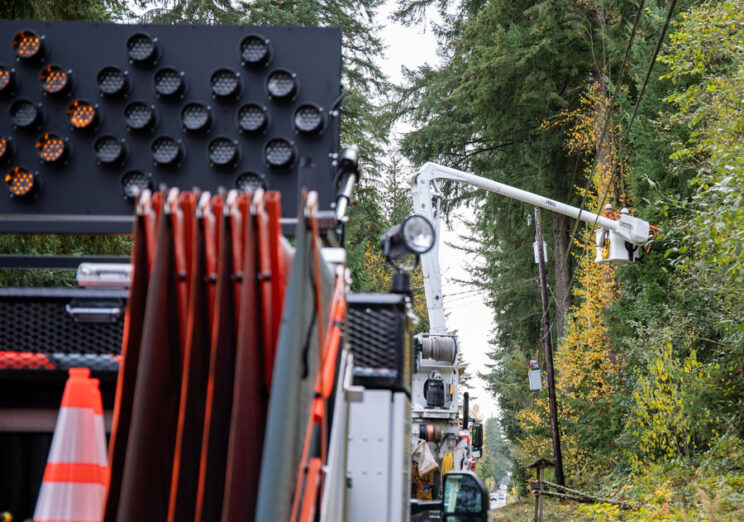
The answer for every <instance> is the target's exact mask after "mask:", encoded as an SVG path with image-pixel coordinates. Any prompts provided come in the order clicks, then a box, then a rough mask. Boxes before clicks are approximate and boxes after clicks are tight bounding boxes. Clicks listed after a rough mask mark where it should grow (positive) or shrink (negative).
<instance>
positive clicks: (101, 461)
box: [93, 415, 108, 466]
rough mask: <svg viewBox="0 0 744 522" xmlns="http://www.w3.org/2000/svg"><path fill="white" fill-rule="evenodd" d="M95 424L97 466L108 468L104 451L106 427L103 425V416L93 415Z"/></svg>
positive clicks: (106, 454)
mask: <svg viewBox="0 0 744 522" xmlns="http://www.w3.org/2000/svg"><path fill="white" fill-rule="evenodd" d="M93 421H94V422H95V424H96V442H97V443H98V465H99V466H108V450H107V449H106V427H105V426H104V424H103V415H93Z"/></svg>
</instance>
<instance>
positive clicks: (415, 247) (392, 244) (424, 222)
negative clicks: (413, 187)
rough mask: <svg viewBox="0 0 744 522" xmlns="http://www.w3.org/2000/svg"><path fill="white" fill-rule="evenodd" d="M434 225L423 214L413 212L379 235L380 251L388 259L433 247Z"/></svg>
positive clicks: (423, 252) (426, 250)
mask: <svg viewBox="0 0 744 522" xmlns="http://www.w3.org/2000/svg"><path fill="white" fill-rule="evenodd" d="M434 239H435V236H434V226H433V225H432V224H431V223H430V222H429V220H428V219H426V218H425V217H424V216H421V215H418V214H414V215H413V216H408V217H407V218H406V219H404V220H403V222H402V223H400V224H398V225H395V226H393V227H390V228H389V229H388V230H387V231H386V232H385V233H384V234H383V235H382V236H381V237H380V245H381V246H382V253H383V254H384V255H385V258H386V259H387V260H388V261H392V260H395V259H400V258H403V257H405V256H408V255H416V256H418V255H421V254H425V253H427V252H428V251H429V250H431V249H432V248H433V247H434Z"/></svg>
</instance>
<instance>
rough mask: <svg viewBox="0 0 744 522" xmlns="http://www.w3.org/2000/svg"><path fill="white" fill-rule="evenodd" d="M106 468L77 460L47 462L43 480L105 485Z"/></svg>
mask: <svg viewBox="0 0 744 522" xmlns="http://www.w3.org/2000/svg"><path fill="white" fill-rule="evenodd" d="M107 478H108V468H107V467H106V466H99V465H98V464H82V463H78V462H47V465H46V469H45V470H44V478H43V481H44V482H74V483H94V484H101V485H103V486H105V485H106V483H107Z"/></svg>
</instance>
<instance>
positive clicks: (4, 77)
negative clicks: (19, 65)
mask: <svg viewBox="0 0 744 522" xmlns="http://www.w3.org/2000/svg"><path fill="white" fill-rule="evenodd" d="M12 90H13V71H12V70H11V69H8V68H7V67H5V66H4V65H0V94H10V91H12Z"/></svg>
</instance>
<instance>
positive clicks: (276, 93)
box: [266, 69, 297, 101]
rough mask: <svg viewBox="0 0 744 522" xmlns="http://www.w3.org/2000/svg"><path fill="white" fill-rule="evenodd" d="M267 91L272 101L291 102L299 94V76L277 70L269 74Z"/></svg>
mask: <svg viewBox="0 0 744 522" xmlns="http://www.w3.org/2000/svg"><path fill="white" fill-rule="evenodd" d="M266 90H267V91H268V92H269V97H271V98H272V99H276V100H282V101H285V100H291V99H292V98H294V96H295V94H296V93H297V76H296V75H295V74H294V73H291V72H289V71H285V70H284V69H277V70H276V71H274V72H272V73H271V74H269V77H268V79H267V80H266Z"/></svg>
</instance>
